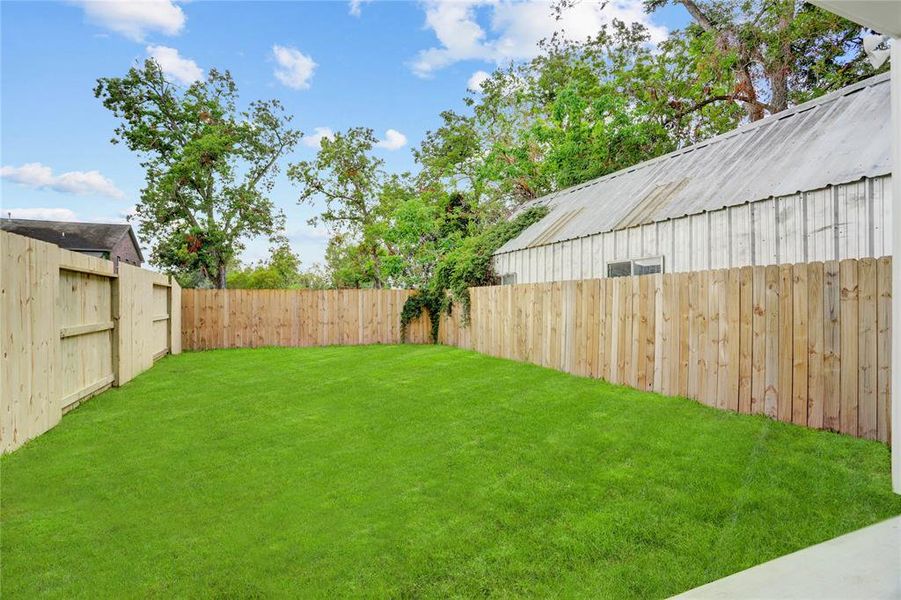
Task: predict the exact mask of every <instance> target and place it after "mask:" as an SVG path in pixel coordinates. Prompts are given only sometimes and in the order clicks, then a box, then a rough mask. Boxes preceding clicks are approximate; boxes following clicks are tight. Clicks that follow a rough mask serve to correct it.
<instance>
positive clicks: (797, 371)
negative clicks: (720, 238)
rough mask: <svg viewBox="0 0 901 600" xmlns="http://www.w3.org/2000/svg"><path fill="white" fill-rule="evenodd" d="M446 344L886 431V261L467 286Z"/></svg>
mask: <svg viewBox="0 0 901 600" xmlns="http://www.w3.org/2000/svg"><path fill="white" fill-rule="evenodd" d="M470 294H471V299H472V311H471V313H472V319H471V324H470V326H469V328H462V327H461V325H460V319H459V315H454V316H451V317H443V318H442V322H441V326H440V339H441V341H442V342H443V343H447V344H452V345H456V346H461V347H465V348H471V349H473V350H476V351H478V352H481V353H484V354H490V355H493V356H499V357H504V358H510V359H514V360H520V361H527V362H532V363H535V364H539V365H543V366H546V367H551V368H554V369H559V370H563V371H568V372H571V373H575V374H578V375H584V376H589V377H599V378H603V379H606V380H608V381H611V382H614V383H620V384H624V385H628V386H631V387H634V388H638V389H643V390H653V391H656V392H660V393H663V394H668V395H678V396H686V397H689V398H694V399H697V400H699V401H700V402H703V403H704V404H707V405H710V406H714V407H718V408H722V409H730V410H735V411H738V412H742V413H762V414H766V415H769V416H771V417H774V418H778V419H780V420H783V421H789V422H792V423H796V424H798V425H805V426H808V427H815V428H826V429H831V430H835V431H840V432H842V433H847V434H850V435H854V436H859V437H863V438H870V439H878V440H882V441H889V436H890V432H891V427H890V413H891V407H890V403H891V390H890V376H891V366H890V365H891V356H890V352H891V335H892V330H891V258H888V257H886V258H880V259H871V258H864V259H859V260H843V261H840V262H839V261H828V262H825V263H823V262H814V263H802V264H795V265H773V266H766V267H744V268H735V269H722V270H715V271H704V272H696V273H676V274H664V275H659V274H658V275H645V276H637V277H622V278H613V279H594V280H581V281H566V282H557V283H546V284H526V285H512V286H497V287H484V288H473V289H472V290H470Z"/></svg>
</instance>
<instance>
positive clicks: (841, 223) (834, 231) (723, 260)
mask: <svg viewBox="0 0 901 600" xmlns="http://www.w3.org/2000/svg"><path fill="white" fill-rule="evenodd" d="M891 212H892V203H891V177H890V176H884V177H876V178H873V179H861V180H860V181H856V182H853V183H847V184H842V185H837V186H830V187H828V188H824V189H819V190H814V191H809V192H800V193H798V194H793V195H791V196H779V197H776V198H769V199H767V200H761V201H758V202H752V203H748V204H743V205H740V206H733V207H729V208H724V209H721V210H717V211H708V212H704V213H700V214H696V215H689V216H685V217H681V218H678V219H670V220H667V221H660V222H657V223H649V224H647V225H640V226H637V227H631V228H629V229H622V230H618V231H610V232H606V233H598V234H595V235H590V236H585V237H581V238H576V239H572V240H566V241H563V242H557V243H553V244H547V245H544V246H537V247H533V248H526V249H524V250H516V251H513V252H507V253H504V254H498V255H496V256H495V257H494V267H495V270H496V272H497V273H498V274H500V275H515V282H516V283H541V282H546V281H564V280H568V279H588V278H597V277H605V276H606V271H607V269H606V265H607V263H608V262H612V261H617V260H626V259H636V258H646V257H653V256H663V261H664V272H667V273H674V272H684V271H704V270H707V269H721V268H728V267H740V266H745V265H769V264H780V263H800V262H813V261H822V260H841V259H844V258H862V257H880V256H889V255H891V253H892V248H891V246H892V238H891Z"/></svg>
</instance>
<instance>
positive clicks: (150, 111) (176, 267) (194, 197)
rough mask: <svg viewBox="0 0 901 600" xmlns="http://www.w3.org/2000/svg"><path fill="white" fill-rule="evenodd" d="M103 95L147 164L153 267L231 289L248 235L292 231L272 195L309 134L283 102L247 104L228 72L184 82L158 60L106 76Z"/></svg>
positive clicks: (144, 228) (145, 200)
mask: <svg viewBox="0 0 901 600" xmlns="http://www.w3.org/2000/svg"><path fill="white" fill-rule="evenodd" d="M94 95H95V96H96V97H97V98H100V99H101V100H102V101H103V106H105V107H106V108H107V109H109V110H110V111H112V113H113V114H114V115H115V116H116V117H117V118H119V119H120V123H119V125H118V126H117V127H116V129H115V135H114V137H113V139H112V142H113V143H118V142H120V141H124V142H125V143H126V145H127V146H128V148H129V149H130V150H132V151H134V152H137V153H138V154H139V155H140V156H141V159H142V162H141V166H142V167H144V168H145V169H146V178H145V181H146V185H145V187H144V189H143V190H141V198H140V202H139V203H138V205H137V207H136V218H137V220H138V223H139V226H140V231H141V233H142V235H143V236H144V237H145V238H147V239H150V240H152V243H153V252H152V259H151V262H152V264H154V265H156V266H158V267H160V268H162V269H164V270H166V271H169V272H172V273H175V274H182V275H187V276H188V278H190V274H192V273H199V274H200V276H201V278H202V279H205V280H208V281H210V282H211V284H212V285H213V286H215V287H220V288H223V287H225V285H226V269H227V265H228V264H229V263H231V262H233V261H234V259H235V257H236V256H237V254H238V253H239V252H240V251H241V250H242V249H243V248H244V242H245V240H247V239H249V238H251V237H254V236H260V235H265V236H270V237H272V236H275V235H277V234H278V233H279V232H280V231H281V230H282V228H283V221H284V216H283V215H282V214H281V212H280V211H278V210H277V209H276V208H275V206H274V205H273V203H272V201H271V200H270V199H269V197H268V194H269V192H270V191H271V190H272V186H273V182H274V177H275V175H276V173H277V171H278V161H279V159H281V158H282V157H283V156H284V155H285V154H286V153H288V152H290V151H291V150H292V149H293V148H294V146H295V145H296V144H297V141H298V140H299V139H300V137H301V135H302V134H301V133H300V132H299V131H296V130H293V129H290V128H289V123H290V121H291V117H290V116H287V115H285V113H284V110H283V108H282V106H281V104H280V103H279V102H278V101H276V100H269V101H254V102H251V103H250V104H249V105H248V108H247V109H246V110H243V111H241V110H239V109H238V108H237V102H238V91H237V87H236V86H235V83H234V81H233V80H232V77H231V75H230V74H229V72H228V71H225V72H219V71H217V70H215V69H211V70H210V72H209V74H208V75H207V77H206V79H205V80H202V81H197V82H195V83H193V84H191V85H190V86H188V87H187V88H180V87H177V86H176V85H174V84H172V83H171V82H169V81H168V80H167V79H166V77H165V74H164V73H163V71H162V69H161V67H160V66H159V64H157V63H156V62H155V61H154V60H152V59H148V60H147V61H145V62H144V64H143V66H142V67H133V68H131V69H130V70H129V71H128V73H127V74H126V75H125V76H124V77H109V78H101V79H98V80H97V86H96V87H95V89H94Z"/></svg>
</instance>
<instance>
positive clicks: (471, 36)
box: [0, 0, 687, 265]
mask: <svg viewBox="0 0 901 600" xmlns="http://www.w3.org/2000/svg"><path fill="white" fill-rule="evenodd" d="M612 16H617V17H620V18H623V19H625V20H629V21H632V20H642V21H644V22H646V23H647V24H648V25H649V26H651V27H652V32H653V35H654V36H655V37H657V38H659V37H662V36H663V35H665V33H666V30H667V29H671V28H677V27H682V26H683V25H684V24H685V22H686V19H687V15H686V14H684V11H682V9H679V8H668V9H665V10H663V11H660V12H658V13H655V14H654V15H652V16H650V17H649V16H647V15H644V14H643V13H642V12H641V7H640V1H638V0H619V1H614V2H611V3H609V4H608V5H607V6H606V7H605V8H603V9H601V7H600V5H599V4H597V3H595V2H592V1H591V0H583V2H581V3H580V4H578V5H577V7H576V8H575V9H573V11H572V14H570V15H569V16H568V17H567V19H566V20H565V21H564V22H563V27H564V28H565V29H566V30H567V32H569V35H571V36H572V37H575V38H581V37H584V36H585V35H588V34H590V33H591V32H592V31H595V30H596V29H597V27H598V26H599V25H600V24H601V23H602V22H604V21H605V20H607V19H609V18H611V17H612ZM554 26H555V23H554V21H553V18H552V17H551V15H550V5H549V4H548V3H547V2H543V1H538V0H531V1H525V2H511V1H508V0H462V1H460V0H456V1H427V2H380V1H366V0H363V1H359V0H358V1H349V2H348V1H333V2H207V1H202V0H195V1H193V2H173V1H172V0H153V1H152V2H151V1H147V2H131V3H122V2H105V1H97V0H87V1H71V2H66V3H50V2H6V1H4V2H2V3H0V73H2V75H0V130H2V137H0V168H2V171H0V174H2V179H0V203H2V211H3V216H4V217H5V216H7V213H8V212H12V213H13V216H23V217H33V218H63V219H77V220H86V221H122V220H123V219H124V217H125V215H127V214H128V213H129V211H130V210H131V208H132V207H133V206H134V204H135V202H136V201H137V200H138V194H139V190H140V189H141V187H142V184H143V173H142V170H141V168H140V166H139V164H138V163H139V159H138V157H137V156H135V155H134V154H132V153H131V152H129V150H128V149H127V148H125V147H124V146H123V145H121V144H120V145H112V144H110V138H111V136H112V130H113V128H114V127H115V124H116V122H115V120H114V119H113V117H112V116H111V115H110V114H109V113H108V112H107V111H106V110H105V109H104V108H103V107H102V106H101V105H100V102H99V101H98V100H96V99H95V98H94V97H93V93H92V89H93V86H94V82H95V81H96V79H97V78H98V77H104V76H117V75H122V74H124V73H125V72H126V71H127V69H128V68H129V67H130V66H131V65H133V64H135V63H136V62H137V61H141V60H143V59H144V58H146V57H147V56H148V55H149V54H153V55H155V56H157V57H158V58H159V60H160V62H161V64H163V66H164V69H166V70H167V71H168V72H169V74H170V77H172V78H174V79H176V80H178V79H180V80H182V81H184V82H189V81H190V80H191V78H194V77H197V76H198V75H202V74H203V73H205V72H206V70H207V69H209V68H210V67H216V68H219V69H229V70H230V71H231V72H232V74H233V75H234V77H235V80H236V82H237V84H238V89H239V91H240V93H241V98H242V101H250V100H253V99H268V98H278V99H279V100H281V101H282V102H283V103H284V105H285V107H286V108H287V110H288V111H289V112H290V113H291V114H293V115H294V126H296V127H297V128H299V129H301V130H303V131H304V132H305V133H306V134H307V136H308V138H307V140H310V139H312V135H313V134H314V133H315V132H316V131H317V128H324V129H325V130H331V131H338V130H342V129H346V128H348V127H352V126H367V127H371V128H373V129H374V130H375V131H376V133H377V135H378V136H379V137H380V139H383V140H385V143H384V146H385V147H383V148H380V149H379V150H378V153H379V156H381V157H382V158H384V159H385V161H386V165H387V168H388V169H390V170H396V171H403V170H411V169H414V168H415V165H414V163H413V160H412V157H411V152H410V151H411V148H412V147H415V146H416V145H417V144H418V143H419V141H420V140H421V139H422V137H423V136H424V134H425V132H426V131H428V130H429V129H432V128H434V127H435V126H437V125H438V123H439V117H438V115H439V113H440V112H441V111H442V110H445V109H458V110H462V109H463V102H462V99H463V97H464V96H465V95H466V94H467V93H468V92H467V86H468V85H469V84H470V81H471V80H472V79H473V78H474V76H475V79H476V80H477V79H478V76H477V74H478V73H479V72H480V71H481V72H489V71H491V70H492V69H494V68H495V67H496V66H497V65H498V64H505V63H507V62H509V61H520V60H526V59H528V58H529V57H530V56H532V55H533V54H534V47H535V42H536V41H537V40H538V39H540V38H541V37H544V36H545V35H547V34H548V33H550V32H551V31H553V29H554ZM314 65H315V66H314ZM389 130H392V131H391V132H390V133H389ZM318 131H320V132H321V131H323V129H319V130H318ZM314 155H315V150H314V149H313V148H312V147H309V146H308V145H306V144H301V145H300V146H299V148H298V149H297V150H296V151H295V152H294V153H293V154H292V155H291V156H290V157H288V158H287V162H293V161H297V160H303V159H308V158H312V157H313V156H314ZM272 197H273V200H274V201H275V202H276V203H277V204H278V206H279V207H281V208H282V210H283V211H284V212H285V214H286V216H287V221H288V227H287V229H288V231H287V233H288V235H289V239H290V240H291V244H292V246H293V247H294V249H295V250H296V251H297V252H299V253H300V255H301V258H302V260H303V262H304V264H306V265H310V264H312V263H314V262H317V261H321V260H322V256H323V252H324V249H325V242H326V239H327V235H326V232H325V231H322V230H314V229H312V228H310V227H309V226H307V225H306V220H307V219H308V218H309V217H310V216H312V215H313V214H316V213H318V212H319V208H318V207H317V206H299V205H298V204H297V202H296V198H297V190H296V189H295V188H293V187H292V186H291V184H290V182H288V180H287V179H286V178H284V177H283V176H282V177H280V178H279V180H278V182H277V185H276V187H275V190H274V191H273V195H272ZM266 250H267V244H266V242H265V240H255V241H252V242H251V243H249V244H248V249H247V251H246V253H245V258H246V259H250V260H252V259H258V258H263V257H264V256H265V255H266V253H267V252H266Z"/></svg>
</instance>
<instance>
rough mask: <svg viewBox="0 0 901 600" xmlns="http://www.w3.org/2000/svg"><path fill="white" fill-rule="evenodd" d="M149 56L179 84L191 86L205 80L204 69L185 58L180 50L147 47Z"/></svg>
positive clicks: (165, 47) (164, 47)
mask: <svg viewBox="0 0 901 600" xmlns="http://www.w3.org/2000/svg"><path fill="white" fill-rule="evenodd" d="M147 56H149V57H151V58H153V59H154V60H156V62H157V63H159V65H160V68H162V69H163V73H165V74H166V75H171V76H172V77H174V78H175V80H176V81H178V82H179V83H183V84H185V85H191V84H192V83H194V82H195V81H197V80H198V79H203V69H201V68H200V67H198V66H197V63H196V62H194V61H193V60H191V59H189V58H183V57H182V56H181V55H179V53H178V50H176V49H175V48H169V47H168V46H147Z"/></svg>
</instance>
